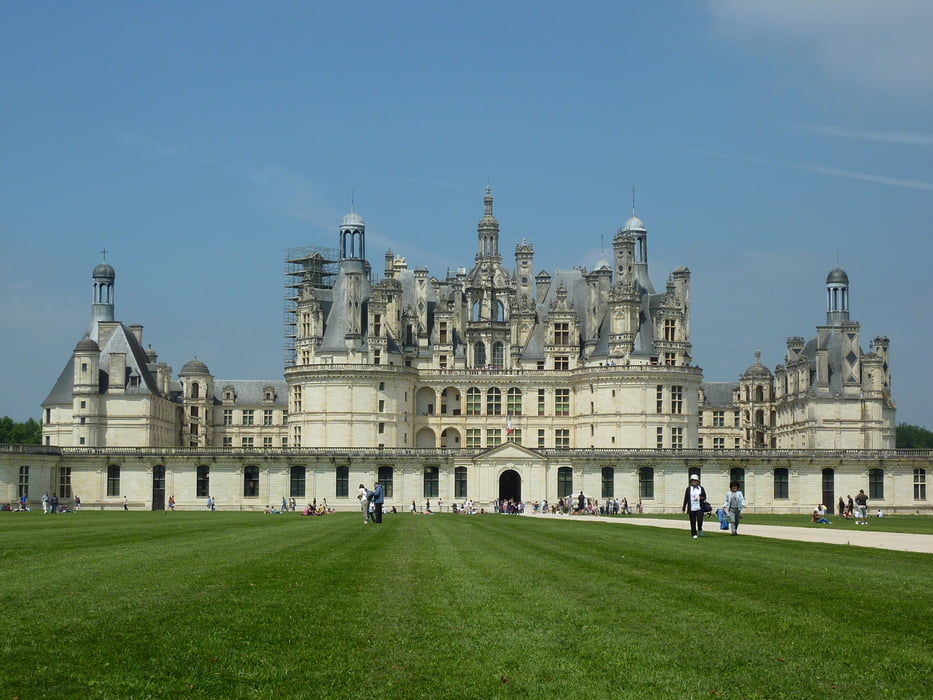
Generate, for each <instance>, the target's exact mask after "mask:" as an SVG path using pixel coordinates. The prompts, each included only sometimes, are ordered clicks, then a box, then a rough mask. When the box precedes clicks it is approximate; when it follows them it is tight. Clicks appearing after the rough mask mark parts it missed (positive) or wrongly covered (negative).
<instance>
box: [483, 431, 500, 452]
mask: <svg viewBox="0 0 933 700" xmlns="http://www.w3.org/2000/svg"><path fill="white" fill-rule="evenodd" d="M501 444H502V429H501V428H488V429H487V430H486V447H495V446H496V445H501Z"/></svg>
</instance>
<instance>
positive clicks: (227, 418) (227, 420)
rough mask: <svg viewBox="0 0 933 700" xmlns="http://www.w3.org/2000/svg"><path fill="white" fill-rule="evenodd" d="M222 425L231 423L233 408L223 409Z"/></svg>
mask: <svg viewBox="0 0 933 700" xmlns="http://www.w3.org/2000/svg"><path fill="white" fill-rule="evenodd" d="M224 425H233V409H232V408H225V409H224Z"/></svg>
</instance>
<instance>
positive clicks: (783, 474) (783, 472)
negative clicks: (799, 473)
mask: <svg viewBox="0 0 933 700" xmlns="http://www.w3.org/2000/svg"><path fill="white" fill-rule="evenodd" d="M774 497H775V498H790V483H789V480H788V472H787V468H785V467H780V468H778V469H775V470H774Z"/></svg>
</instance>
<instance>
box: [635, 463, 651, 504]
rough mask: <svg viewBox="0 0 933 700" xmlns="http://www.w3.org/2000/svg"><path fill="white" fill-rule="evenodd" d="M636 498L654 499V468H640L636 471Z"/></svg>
mask: <svg viewBox="0 0 933 700" xmlns="http://www.w3.org/2000/svg"><path fill="white" fill-rule="evenodd" d="M638 497H639V498H654V468H653V467H641V468H640V469H639V470H638Z"/></svg>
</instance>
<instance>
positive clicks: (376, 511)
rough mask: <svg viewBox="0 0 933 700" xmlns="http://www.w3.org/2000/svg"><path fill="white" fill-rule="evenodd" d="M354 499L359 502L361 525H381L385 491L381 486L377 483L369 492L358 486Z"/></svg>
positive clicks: (364, 487)
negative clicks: (361, 514)
mask: <svg viewBox="0 0 933 700" xmlns="http://www.w3.org/2000/svg"><path fill="white" fill-rule="evenodd" d="M356 497H357V498H358V499H359V501H360V510H361V511H362V513H363V524H364V525H366V524H367V523H369V522H370V521H372V522H374V523H376V524H378V525H381V524H382V506H383V505H385V490H384V489H383V488H382V484H380V483H379V482H378V481H377V482H376V483H375V484H373V488H372V490H371V491H370V490H369V489H368V488H366V486H364V485H363V484H360V488H359V489H357V492H356ZM412 503H414V501H412Z"/></svg>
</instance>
